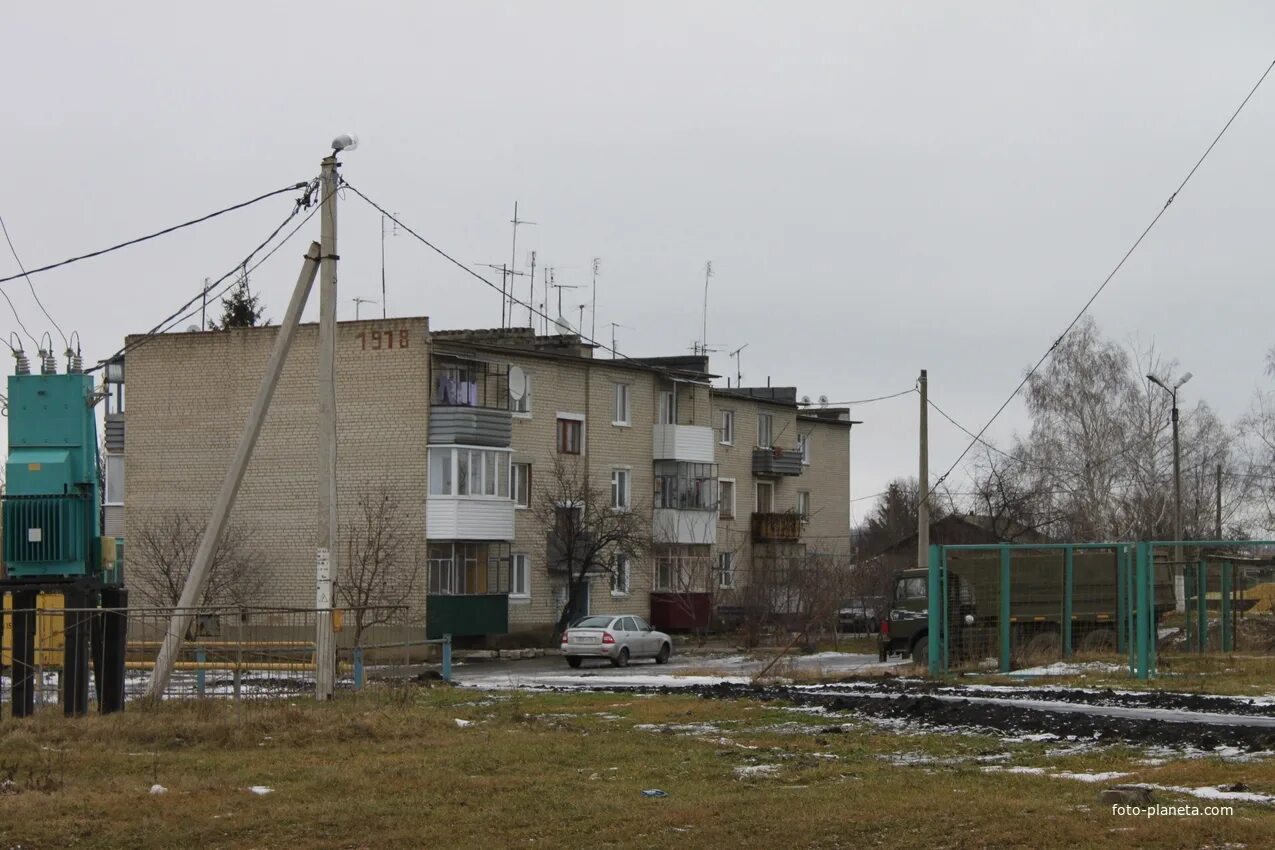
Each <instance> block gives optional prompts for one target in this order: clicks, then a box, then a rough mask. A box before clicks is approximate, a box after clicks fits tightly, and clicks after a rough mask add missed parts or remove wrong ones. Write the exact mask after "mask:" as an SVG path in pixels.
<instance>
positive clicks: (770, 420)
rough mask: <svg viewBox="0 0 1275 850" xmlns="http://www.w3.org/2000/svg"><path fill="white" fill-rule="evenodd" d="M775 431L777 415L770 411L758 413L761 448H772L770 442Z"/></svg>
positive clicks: (758, 435) (758, 442) (758, 436)
mask: <svg viewBox="0 0 1275 850" xmlns="http://www.w3.org/2000/svg"><path fill="white" fill-rule="evenodd" d="M774 433H775V417H774V416H773V415H771V414H769V413H758V414H757V447H758V448H759V449H768V448H770V442H771V439H772V437H773V435H774Z"/></svg>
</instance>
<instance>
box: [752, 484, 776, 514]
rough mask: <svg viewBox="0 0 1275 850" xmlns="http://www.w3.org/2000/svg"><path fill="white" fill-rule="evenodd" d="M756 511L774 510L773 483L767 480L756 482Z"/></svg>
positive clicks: (766, 511) (764, 512)
mask: <svg viewBox="0 0 1275 850" xmlns="http://www.w3.org/2000/svg"><path fill="white" fill-rule="evenodd" d="M756 510H757V513H759V514H771V513H774V512H775V485H774V484H771V483H770V482H769V481H758V482H757V508H756Z"/></svg>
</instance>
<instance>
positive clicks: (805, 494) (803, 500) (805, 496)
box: [797, 490, 810, 522]
mask: <svg viewBox="0 0 1275 850" xmlns="http://www.w3.org/2000/svg"><path fill="white" fill-rule="evenodd" d="M797 516H799V517H801V521H802V522H810V491H809V490H798V491H797Z"/></svg>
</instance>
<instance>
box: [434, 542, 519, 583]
mask: <svg viewBox="0 0 1275 850" xmlns="http://www.w3.org/2000/svg"><path fill="white" fill-rule="evenodd" d="M503 546H505V544H493V543H476V542H469V543H462V542H457V541H441V542H434V543H430V544H429V545H428V547H427V548H426V555H425V558H426V566H427V568H428V572H429V579H428V580H429V586H428V590H429V593H430V594H433V595H439V594H442V595H448V594H472V593H505V592H508V588H507V587H506V583H507V580H508V578H509V577H510V575H511V573H510V572H508V571H509V564H510V557H509V555H508V554H507V553H508V551H509V550H508V548H503V549H502V547H503Z"/></svg>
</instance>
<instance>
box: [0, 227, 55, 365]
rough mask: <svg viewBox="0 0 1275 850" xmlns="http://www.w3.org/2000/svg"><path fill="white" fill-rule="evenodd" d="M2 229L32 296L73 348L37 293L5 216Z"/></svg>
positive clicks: (45, 315) (0, 228)
mask: <svg viewBox="0 0 1275 850" xmlns="http://www.w3.org/2000/svg"><path fill="white" fill-rule="evenodd" d="M0 230H3V231H4V241H5V242H8V243H9V253H11V254H13V259H14V261H15V262H16V263H17V264H18V268H19V269H20V270H21V271H22V276H23V277H25V278H26V281H27V287H28V288H30V290H31V297H32V298H34V299H35V303H36V304H38V305H40V311H41V312H42V313H44V317H45V318H46V319H48V320H49V321H50V322H52V323H53V327H54V328H55V329H56V330H57V332H58V336H60V337H62V344H63V345H65V346H66V347H67V350H70V348H71V341H70V340H69V339H67V338H66V334H64V333H62V327H61V325H59V324H58V322H57V319H55V318H53V317H52V316H50V315H49V311H48V310H47V309H45V307H44V302H43V301H41V300H40V296H39V295H37V294H36V291H35V286H34V285H32V283H31V275H29V274H27V269H26V266H24V265H22V260H21V258H19V257H18V249H17V248H15V247H13V239H11V238H10V237H9V228H8V227H7V226H6V225H5V223H4V216H0Z"/></svg>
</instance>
